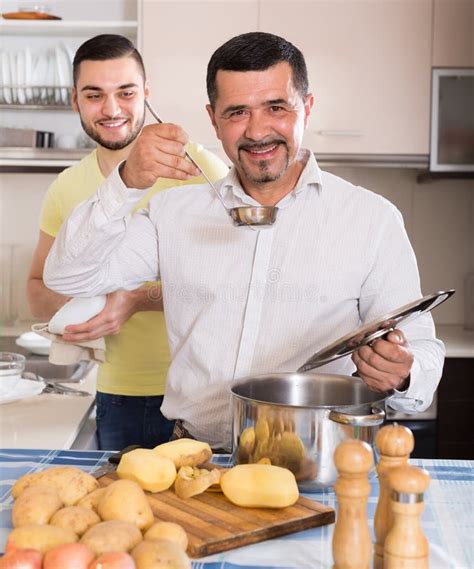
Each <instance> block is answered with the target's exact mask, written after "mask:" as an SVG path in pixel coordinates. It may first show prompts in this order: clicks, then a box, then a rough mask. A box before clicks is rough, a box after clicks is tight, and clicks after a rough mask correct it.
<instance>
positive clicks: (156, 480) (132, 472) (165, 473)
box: [117, 448, 176, 492]
mask: <svg viewBox="0 0 474 569" xmlns="http://www.w3.org/2000/svg"><path fill="white" fill-rule="evenodd" d="M117 476H118V477H119V478H126V479H128V480H134V481H135V482H137V483H138V484H139V485H140V487H141V488H143V490H148V491H149V492H162V491H163V490H167V489H168V488H169V487H170V486H171V485H172V484H173V482H174V481H175V478H176V467H175V465H174V462H173V461H172V460H170V459H169V458H166V457H163V456H160V455H159V454H157V453H156V452H155V451H153V450H151V449H146V448H137V449H135V450H132V451H130V452H127V453H126V454H124V455H123V456H122V458H121V459H120V463H119V465H118V468H117Z"/></svg>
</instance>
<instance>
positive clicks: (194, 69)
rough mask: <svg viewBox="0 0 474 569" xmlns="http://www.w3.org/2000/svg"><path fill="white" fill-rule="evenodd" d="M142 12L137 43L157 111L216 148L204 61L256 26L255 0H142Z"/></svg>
mask: <svg viewBox="0 0 474 569" xmlns="http://www.w3.org/2000/svg"><path fill="white" fill-rule="evenodd" d="M140 12H141V13H140V14H139V29H140V47H141V51H142V53H143V56H144V60H145V66H146V69H147V75H148V79H149V82H150V87H151V101H152V103H153V105H154V106H155V107H156V110H157V112H158V114H159V115H160V116H161V117H162V119H163V120H165V121H169V122H176V123H179V124H180V125H182V126H183V127H184V128H185V130H186V131H187V132H188V134H189V136H190V138H192V139H193V140H195V141H196V142H200V143H201V144H203V145H204V146H206V147H207V148H210V149H212V150H216V151H217V152H220V144H219V143H218V141H217V139H216V137H215V133H214V129H213V128H212V126H211V123H210V120H209V117H208V114H207V112H206V109H205V106H206V104H207V102H208V98H207V94H206V68H207V63H208V61H209V58H210V57H211V55H212V53H213V52H214V51H215V50H216V49H217V48H218V47H219V46H220V45H221V44H223V43H224V42H225V41H227V40H228V39H230V38H231V37H233V36H235V35H238V34H240V33H243V32H251V31H256V30H257V25H258V2H257V0H240V1H238V0H232V1H231V0H221V1H212V0H211V1H203V2H197V1H192V0H187V1H181V0H141V10H140Z"/></svg>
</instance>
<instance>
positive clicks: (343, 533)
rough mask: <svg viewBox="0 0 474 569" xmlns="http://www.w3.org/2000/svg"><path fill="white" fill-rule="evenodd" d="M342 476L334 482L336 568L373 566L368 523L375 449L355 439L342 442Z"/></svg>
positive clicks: (339, 455)
mask: <svg viewBox="0 0 474 569" xmlns="http://www.w3.org/2000/svg"><path fill="white" fill-rule="evenodd" d="M334 462H335V465H336V468H337V471H338V473H339V478H338V479H337V481H336V483H335V484H334V490H335V492H336V494H337V500H338V514H337V520H336V526H335V528H334V534H333V539H332V554H333V558H334V565H333V569H369V566H370V557H371V549H372V544H371V541H370V531H369V524H368V522H367V499H368V497H369V494H370V483H369V477H368V474H369V470H370V469H371V467H372V466H373V464H374V458H373V454H372V449H371V448H370V446H369V445H368V444H367V443H364V442H362V441H358V440H355V439H348V440H346V441H344V442H342V443H341V444H340V445H339V446H338V447H337V448H336V451H335V452H334Z"/></svg>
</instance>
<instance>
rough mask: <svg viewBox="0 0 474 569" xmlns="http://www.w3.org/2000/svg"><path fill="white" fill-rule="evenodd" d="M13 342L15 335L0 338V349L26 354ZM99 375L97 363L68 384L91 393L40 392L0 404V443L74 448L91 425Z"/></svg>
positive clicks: (17, 446) (85, 439) (19, 445)
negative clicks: (75, 380) (80, 435)
mask: <svg viewBox="0 0 474 569" xmlns="http://www.w3.org/2000/svg"><path fill="white" fill-rule="evenodd" d="M12 345H13V346H14V343H13V344H12V338H5V337H3V338H0V350H2V349H3V350H6V351H12V350H13V349H14V350H15V351H16V352H18V353H23V354H25V355H26V351H25V350H24V349H22V348H19V347H16V348H13V347H12ZM96 375H97V367H96V366H93V367H92V368H91V369H90V370H89V372H88V373H87V374H86V375H85V377H84V379H83V380H82V381H81V382H80V383H77V384H76V383H74V384H72V385H71V384H67V385H68V386H70V387H72V388H74V389H81V390H84V391H88V392H89V393H90V394H91V395H90V396H84V397H79V396H73V395H59V394H54V393H41V394H40V395H35V396H33V397H28V398H26V399H21V400H19V401H13V402H11V403H4V404H2V405H0V446H2V447H12V446H14V447H16V448H44V447H45V446H47V447H51V448H58V449H68V448H71V446H73V445H74V442H75V441H76V438H77V437H78V435H79V434H80V433H81V431H83V429H84V428H85V427H86V426H88V420H89V417H90V415H91V412H92V411H93V409H94V402H95V385H96ZM81 434H82V433H81ZM92 434H93V433H91V434H90V436H92ZM82 440H83V442H82V443H81V444H84V445H86V444H87V443H86V442H85V441H87V437H85V438H84V439H82Z"/></svg>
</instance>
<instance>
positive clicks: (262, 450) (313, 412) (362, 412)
mask: <svg viewBox="0 0 474 569" xmlns="http://www.w3.org/2000/svg"><path fill="white" fill-rule="evenodd" d="M231 391H232V400H233V401H232V405H233V448H234V451H233V458H234V461H235V462H236V463H253V462H258V461H260V460H263V462H268V461H270V462H271V464H275V465H277V466H284V467H286V468H289V469H290V470H291V471H292V472H293V473H294V474H295V477H296V479H297V481H298V486H299V488H300V490H302V491H303V492H312V491H317V490H319V489H321V488H326V487H327V486H331V485H332V484H333V483H334V482H335V481H336V478H337V471H336V468H335V466H334V461H333V453H334V450H335V449H336V447H337V445H338V444H339V443H340V442H341V441H343V440H345V439H347V438H356V439H360V440H362V441H365V442H367V443H369V444H370V445H372V446H373V443H374V439H375V434H376V432H377V430H378V427H379V425H381V424H382V423H383V421H384V418H385V400H386V399H387V398H388V397H389V396H390V395H392V392H382V393H381V392H373V391H370V390H369V388H368V387H367V386H366V385H365V383H364V382H363V381H362V380H361V379H359V378H355V377H350V376H345V375H334V374H322V373H312V374H309V373H305V374H298V373H276V374H272V375H261V376H256V377H251V378H246V379H243V380H241V381H239V382H238V383H236V384H234V386H233V387H232V390H231Z"/></svg>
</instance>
